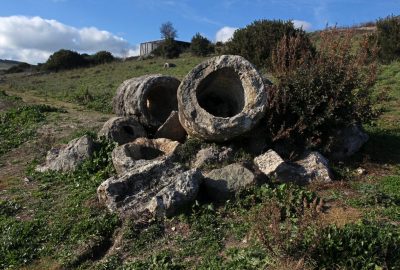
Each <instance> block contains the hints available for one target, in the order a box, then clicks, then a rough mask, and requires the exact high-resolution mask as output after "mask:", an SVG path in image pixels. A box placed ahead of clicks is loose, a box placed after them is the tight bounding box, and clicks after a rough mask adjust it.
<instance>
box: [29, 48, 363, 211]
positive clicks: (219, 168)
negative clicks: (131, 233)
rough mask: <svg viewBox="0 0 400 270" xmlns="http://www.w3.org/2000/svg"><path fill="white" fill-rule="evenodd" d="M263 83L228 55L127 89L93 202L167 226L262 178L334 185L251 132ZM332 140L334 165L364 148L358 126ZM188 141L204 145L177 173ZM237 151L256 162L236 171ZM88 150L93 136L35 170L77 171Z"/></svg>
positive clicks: (116, 105)
mask: <svg viewBox="0 0 400 270" xmlns="http://www.w3.org/2000/svg"><path fill="white" fill-rule="evenodd" d="M265 81H266V80H265V79H263V78H262V77H261V76H260V74H259V73H258V72H257V70H256V69H255V68H254V66H253V65H252V64H251V63H249V62H248V61H247V60H245V59H244V58H243V57H240V56H231V55H224V56H219V57H215V58H212V59H209V60H208V61H205V62H204V63H201V64H200V65H198V66H197V67H195V68H194V69H193V70H192V71H190V72H189V74H188V75H187V76H186V77H185V78H184V79H183V81H182V82H180V81H179V80H178V79H176V78H173V77H169V76H163V75H146V76H142V77H138V78H133V79H130V80H127V81H125V82H123V83H122V84H121V85H120V86H119V88H118V90H117V93H116V96H115V97H114V100H113V109H114V112H115V114H116V115H117V116H116V117H113V118H111V119H110V120H109V121H107V122H106V123H105V124H104V126H103V128H102V129H101V130H100V132H99V134H98V135H99V137H105V138H107V139H109V140H112V141H114V142H116V143H117V144H118V146H117V147H115V149H114V150H113V152H112V161H113V165H114V167H115V170H116V172H117V175H116V176H113V177H111V178H109V179H107V180H106V181H105V182H104V183H102V184H101V185H100V186H99V188H98V191H97V192H98V198H99V200H100V201H101V202H102V203H104V204H105V205H106V206H107V207H108V208H109V209H110V211H114V212H118V213H120V214H121V215H126V214H130V213H134V214H137V213H141V212H144V211H146V212H150V213H152V214H153V215H156V216H167V217H170V216H173V215H175V214H177V213H179V212H181V211H183V210H184V209H185V208H187V207H188V206H190V205H191V203H193V201H194V200H196V199H197V198H198V197H199V196H204V195H206V197H207V198H210V199H212V200H214V201H224V200H227V199H229V198H232V197H233V196H234V195H235V194H236V193H237V192H239V191H240V190H242V189H244V188H248V187H250V186H254V185H258V184H260V183H262V182H264V181H265V180H266V179H273V180H275V181H280V182H296V183H298V184H307V183H310V182H315V181H320V182H329V181H331V172H330V169H329V165H328V160H327V159H326V158H325V157H323V156H322V155H321V154H320V153H318V152H309V153H305V154H304V156H303V157H301V158H300V159H298V160H297V161H294V162H288V161H284V160H283V159H282V158H281V157H280V156H279V155H278V154H277V153H276V152H275V151H274V150H272V149H268V148H267V146H266V144H265V141H264V138H265V137H267V136H265V131H264V130H263V129H262V128H260V127H256V126H257V123H258V122H259V120H260V119H261V118H263V117H264V116H265V111H266V105H267V99H268V92H267V91H266V87H265V85H264V82H265ZM343 135H345V137H343ZM337 137H338V138H339V139H338V140H341V141H342V142H343V143H342V145H343V147H341V148H340V147H338V149H337V153H338V154H337V157H338V158H342V157H343V156H346V155H350V154H353V153H354V152H356V151H357V150H358V149H359V148H360V147H361V146H362V144H363V143H364V142H365V141H366V140H367V139H368V138H367V137H366V135H365V134H364V133H362V132H361V130H360V129H359V128H357V127H351V128H349V129H348V130H345V131H343V132H341V133H338V136H337ZM188 138H197V139H201V140H203V141H206V142H208V143H209V144H208V145H207V147H204V148H202V149H200V150H199V151H198V152H197V154H196V155H194V156H193V158H192V161H191V162H190V164H179V162H178V161H179V160H178V159H177V152H178V150H179V149H180V148H181V147H182V144H183V143H185V141H186V140H187V139H188ZM340 138H341V139H340ZM349 138H353V139H349ZM355 141H356V142H355ZM238 142H240V143H241V144H246V143H247V145H249V146H250V148H249V149H250V151H251V152H253V154H254V153H258V155H256V157H255V158H254V159H253V160H248V161H247V162H239V163H238V162H235V158H234V157H235V154H236V151H237V149H238V147H235V144H236V143H238ZM212 143H214V144H212ZM215 143H223V144H224V146H218V145H217V144H215ZM92 146H93V142H92V141H91V139H90V138H89V137H82V138H80V139H76V140H74V141H71V142H70V143H69V144H68V145H67V146H63V147H61V148H59V149H52V150H51V151H50V152H49V154H48V156H47V160H46V164H45V165H43V166H39V167H38V168H37V170H39V171H46V170H57V171H68V170H73V169H74V168H76V166H78V165H79V164H80V163H81V162H82V161H83V160H84V159H85V158H89V157H90V156H91V155H92V152H93V147H92ZM264 150H268V151H264ZM181 151H182V150H181ZM188 165H189V166H188ZM206 165H213V166H211V168H210V166H206ZM212 167H214V169H212ZM207 168H209V169H207ZM200 187H202V188H200ZM200 190H201V191H202V192H203V193H205V194H199V193H200Z"/></svg>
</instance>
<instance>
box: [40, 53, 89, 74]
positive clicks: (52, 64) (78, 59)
mask: <svg viewBox="0 0 400 270" xmlns="http://www.w3.org/2000/svg"><path fill="white" fill-rule="evenodd" d="M88 64H89V62H88V61H87V59H85V57H84V56H83V55H81V54H79V53H77V52H74V51H70V50H59V51H57V52H55V53H53V54H52V55H50V57H49V59H48V60H47V61H46V63H45V64H44V65H43V69H45V70H49V71H59V70H66V69H74V68H79V67H85V66H88Z"/></svg>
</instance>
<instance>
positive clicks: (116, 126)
mask: <svg viewBox="0 0 400 270" xmlns="http://www.w3.org/2000/svg"><path fill="white" fill-rule="evenodd" d="M145 136H146V131H145V130H144V129H143V127H142V125H141V124H140V123H139V122H138V121H137V120H136V119H135V118H134V117H113V118H111V119H110V120H108V121H107V122H106V123H105V124H104V125H103V127H102V129H101V130H100V131H99V133H98V137H105V138H107V139H109V140H112V141H115V142H117V143H118V144H119V145H121V144H125V143H128V142H132V141H133V140H135V139H136V138H140V137H145Z"/></svg>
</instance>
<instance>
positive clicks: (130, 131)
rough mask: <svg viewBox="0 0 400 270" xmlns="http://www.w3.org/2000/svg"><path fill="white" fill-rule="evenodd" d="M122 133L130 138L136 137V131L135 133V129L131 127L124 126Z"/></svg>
mask: <svg viewBox="0 0 400 270" xmlns="http://www.w3.org/2000/svg"><path fill="white" fill-rule="evenodd" d="M122 131H123V132H124V133H125V134H127V135H130V136H133V135H135V131H134V130H133V128H132V127H130V126H123V127H122Z"/></svg>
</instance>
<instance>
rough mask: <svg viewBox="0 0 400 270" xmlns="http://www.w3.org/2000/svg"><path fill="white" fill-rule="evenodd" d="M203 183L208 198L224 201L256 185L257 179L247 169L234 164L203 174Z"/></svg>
mask: <svg viewBox="0 0 400 270" xmlns="http://www.w3.org/2000/svg"><path fill="white" fill-rule="evenodd" d="M203 183H204V186H205V187H206V190H207V196H208V197H210V198H211V199H213V200H216V201H224V200H227V199H229V198H232V197H233V196H234V195H235V194H236V193H238V192H240V191H241V190H243V189H245V188H248V187H250V186H254V185H256V183H257V179H256V177H255V175H254V174H253V173H252V172H251V171H250V170H249V169H247V168H245V167H244V166H243V165H241V164H238V163H234V164H230V165H228V166H225V167H223V168H221V169H215V170H212V171H210V172H209V173H207V174H205V177H204V182H203Z"/></svg>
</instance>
